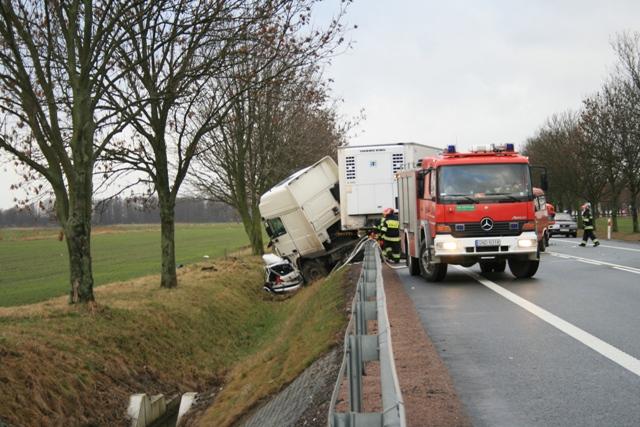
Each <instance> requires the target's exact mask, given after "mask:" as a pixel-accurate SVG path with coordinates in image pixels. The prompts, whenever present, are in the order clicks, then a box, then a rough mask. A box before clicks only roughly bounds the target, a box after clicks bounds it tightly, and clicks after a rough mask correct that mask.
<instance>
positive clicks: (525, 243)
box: [518, 239, 538, 248]
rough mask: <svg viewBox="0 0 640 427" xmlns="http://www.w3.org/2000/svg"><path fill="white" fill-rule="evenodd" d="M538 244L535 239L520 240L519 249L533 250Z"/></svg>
mask: <svg viewBox="0 0 640 427" xmlns="http://www.w3.org/2000/svg"><path fill="white" fill-rule="evenodd" d="M537 243H538V242H537V241H535V240H533V239H520V240H518V247H520V248H532V247H534V246H535V245H536V244H537Z"/></svg>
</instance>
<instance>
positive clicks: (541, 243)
mask: <svg viewBox="0 0 640 427" xmlns="http://www.w3.org/2000/svg"><path fill="white" fill-rule="evenodd" d="M545 249H546V247H545V246H544V236H543V237H542V239H540V240H538V252H544V250H545Z"/></svg>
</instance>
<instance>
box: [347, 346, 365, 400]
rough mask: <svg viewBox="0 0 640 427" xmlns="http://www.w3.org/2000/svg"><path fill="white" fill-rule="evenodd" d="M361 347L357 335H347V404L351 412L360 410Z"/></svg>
mask: <svg viewBox="0 0 640 427" xmlns="http://www.w3.org/2000/svg"><path fill="white" fill-rule="evenodd" d="M361 350H362V349H361V348H360V340H359V339H358V336H357V335H351V336H349V349H348V352H349V365H348V375H349V405H350V409H351V412H361V411H362V369H363V363H362V357H361V355H362V351H361Z"/></svg>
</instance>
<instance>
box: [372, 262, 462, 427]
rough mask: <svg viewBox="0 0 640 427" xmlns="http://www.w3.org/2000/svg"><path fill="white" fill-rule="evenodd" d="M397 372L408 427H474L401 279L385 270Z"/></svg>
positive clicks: (390, 271)
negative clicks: (427, 426) (426, 426)
mask: <svg viewBox="0 0 640 427" xmlns="http://www.w3.org/2000/svg"><path fill="white" fill-rule="evenodd" d="M383 279H384V284H385V293H386V297H387V310H388V312H389V320H390V323H391V337H392V340H393V352H394V354H395V362H396V371H397V373H398V378H399V381H400V388H401V390H402V397H403V400H404V403H405V411H406V416H407V425H408V426H424V425H429V426H471V421H470V420H469V417H468V416H467V414H466V412H465V409H464V407H463V405H462V402H461V401H460V399H459V398H458V395H457V393H456V391H455V388H454V386H453V381H452V379H451V377H450V376H449V372H448V370H447V368H446V366H445V365H444V363H443V362H442V360H441V359H440V357H439V356H438V352H437V350H436V349H435V347H434V346H433V344H432V342H431V340H430V339H429V337H428V335H427V333H426V332H425V330H424V328H423V326H422V323H421V322H420V318H419V317H418V313H417V311H416V309H415V306H414V305H413V302H412V301H411V299H410V298H409V296H408V295H407V293H406V292H405V290H404V287H403V286H402V283H401V281H400V279H399V278H398V275H397V274H396V273H395V271H393V270H392V269H390V268H389V267H386V266H385V267H384V268H383Z"/></svg>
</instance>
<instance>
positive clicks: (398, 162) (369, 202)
mask: <svg viewBox="0 0 640 427" xmlns="http://www.w3.org/2000/svg"><path fill="white" fill-rule="evenodd" d="M441 151H442V149H441V148H436V147H430V146H428V145H422V144H418V143H415V142H403V143H396V144H385V145H361V146H357V145H353V146H345V147H340V148H338V168H339V174H340V205H341V213H340V220H341V223H342V229H343V230H358V229H362V228H366V227H371V226H374V225H377V224H378V222H379V220H380V217H381V216H382V210H383V209H384V208H386V207H391V208H396V209H397V208H398V206H397V197H398V191H397V188H396V185H395V181H394V175H395V173H396V172H398V171H399V170H401V169H406V168H408V167H415V166H416V163H417V162H418V160H420V159H422V158H423V157H428V156H434V155H436V154H438V153H439V152H441Z"/></svg>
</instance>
